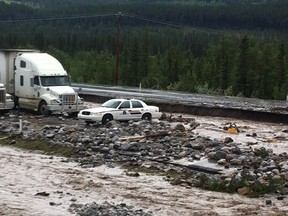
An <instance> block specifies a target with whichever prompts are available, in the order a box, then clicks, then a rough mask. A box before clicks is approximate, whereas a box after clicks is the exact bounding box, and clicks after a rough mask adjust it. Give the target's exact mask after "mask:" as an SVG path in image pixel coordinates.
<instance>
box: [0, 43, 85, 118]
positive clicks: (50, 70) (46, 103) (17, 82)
mask: <svg viewBox="0 0 288 216" xmlns="http://www.w3.org/2000/svg"><path fill="white" fill-rule="evenodd" d="M0 83H3V84H4V87H5V88H6V91H7V93H8V94H11V95H12V97H13V102H14V107H19V108H25V109H30V110H35V111H37V112H38V113H39V114H41V115H48V114H49V113H67V114H69V115H73V114H75V115H76V114H77V113H78V112H79V111H80V110H81V109H83V108H84V102H83V100H82V99H81V98H80V97H79V96H78V93H77V92H75V91H74V89H73V88H72V87H71V86H70V83H71V82H70V77H69V76H68V74H67V72H66V71H65V70H64V68H63V66H62V65H61V63H60V62H59V61H58V60H57V59H56V58H54V57H53V56H51V55H49V54H47V53H42V52H40V51H38V50H27V49H0ZM8 96H9V95H8Z"/></svg>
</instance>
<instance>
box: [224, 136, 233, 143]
mask: <svg viewBox="0 0 288 216" xmlns="http://www.w3.org/2000/svg"><path fill="white" fill-rule="evenodd" d="M231 142H234V140H233V139H232V138H231V137H225V139H224V143H231Z"/></svg>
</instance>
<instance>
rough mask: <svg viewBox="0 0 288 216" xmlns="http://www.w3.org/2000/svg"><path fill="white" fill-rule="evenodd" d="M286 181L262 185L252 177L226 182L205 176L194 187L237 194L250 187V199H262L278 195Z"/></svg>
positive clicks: (273, 180)
mask: <svg viewBox="0 0 288 216" xmlns="http://www.w3.org/2000/svg"><path fill="white" fill-rule="evenodd" d="M285 183H286V180H285V179H272V178H270V179H268V180H267V181H266V182H264V183H262V182H260V181H258V180H254V181H253V180H251V177H250V176H248V175H247V176H244V177H243V178H242V179H241V180H240V181H236V180H232V181H231V182H225V181H222V180H219V179H213V178H211V177H208V176H207V175H205V174H202V175H200V176H199V178H198V179H197V180H196V181H195V182H194V186H196V187H199V188H202V189H205V190H210V191H217V192H226V193H235V192H237V190H238V189H239V188H243V187H248V188H250V189H251V190H250V192H249V193H248V194H247V196H248V197H255V198H256V197H260V196H263V195H264V194H269V193H277V192H279V191H281V190H282V189H283V186H284V184H285Z"/></svg>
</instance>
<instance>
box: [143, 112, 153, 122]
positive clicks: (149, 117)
mask: <svg viewBox="0 0 288 216" xmlns="http://www.w3.org/2000/svg"><path fill="white" fill-rule="evenodd" d="M142 120H148V121H151V120H152V116H151V114H150V113H144V114H143V115H142Z"/></svg>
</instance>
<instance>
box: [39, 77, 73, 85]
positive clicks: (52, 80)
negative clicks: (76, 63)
mask: <svg viewBox="0 0 288 216" xmlns="http://www.w3.org/2000/svg"><path fill="white" fill-rule="evenodd" d="M40 80H41V85H42V86H68V85H69V79H68V77H67V76H40Z"/></svg>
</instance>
